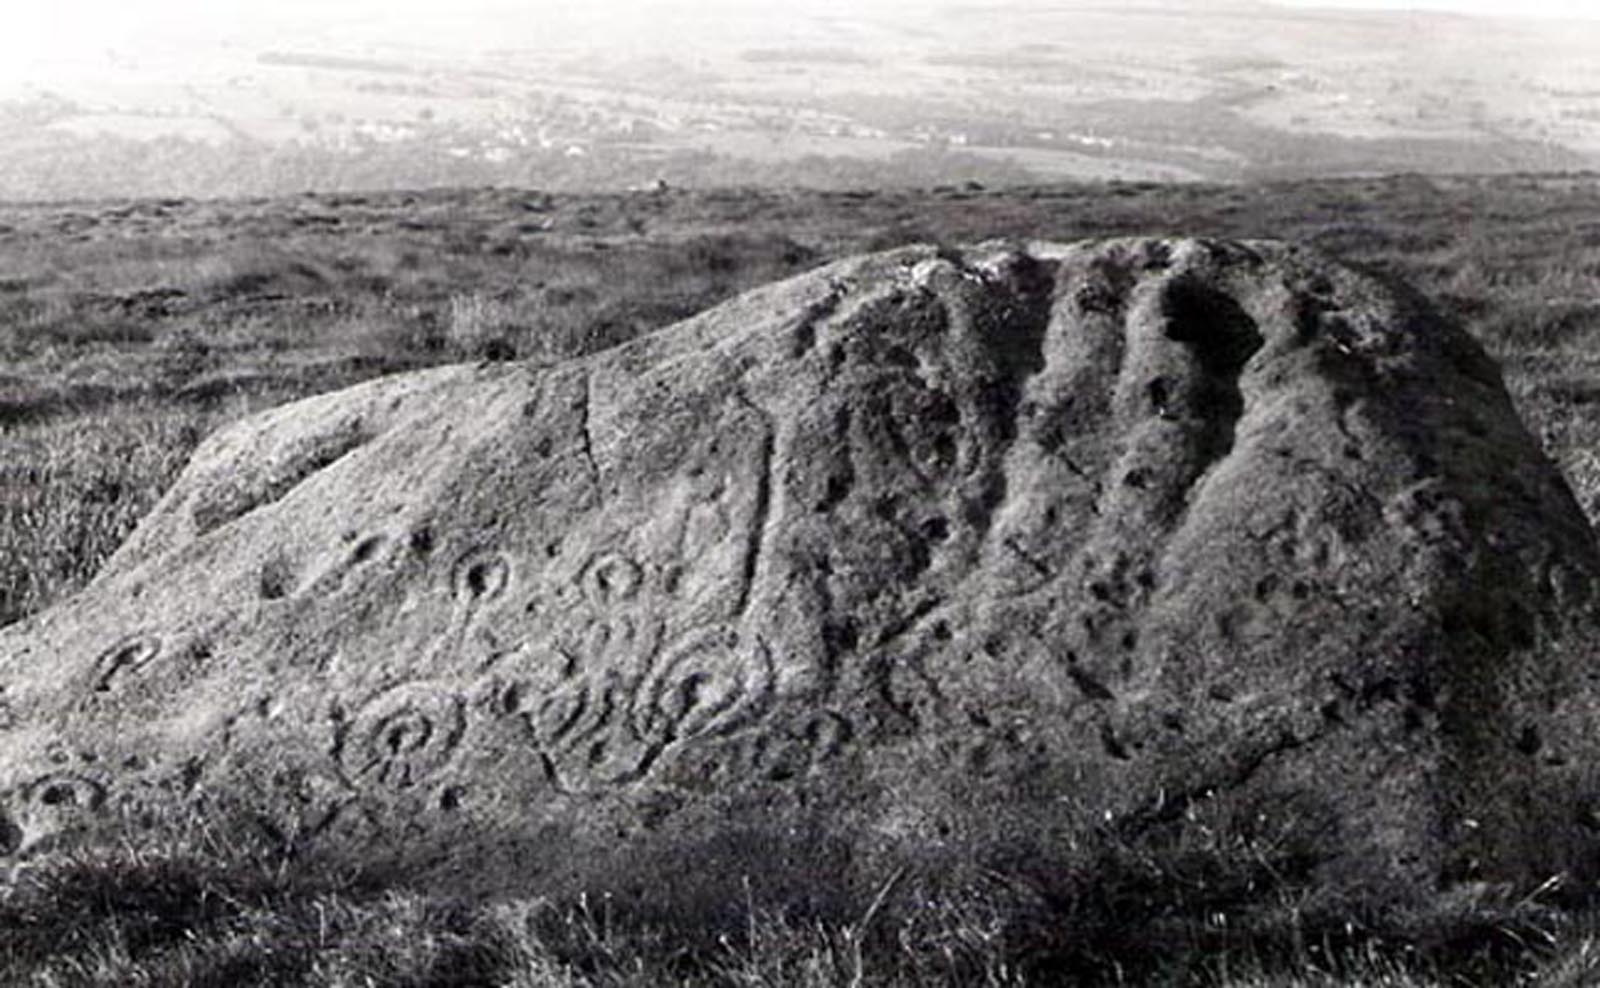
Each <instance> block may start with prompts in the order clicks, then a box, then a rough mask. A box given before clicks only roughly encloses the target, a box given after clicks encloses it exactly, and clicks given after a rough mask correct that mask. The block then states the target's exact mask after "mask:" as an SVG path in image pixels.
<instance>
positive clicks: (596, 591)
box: [579, 552, 644, 607]
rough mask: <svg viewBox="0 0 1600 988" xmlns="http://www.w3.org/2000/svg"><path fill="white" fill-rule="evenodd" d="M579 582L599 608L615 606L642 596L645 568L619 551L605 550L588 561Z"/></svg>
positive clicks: (586, 594)
mask: <svg viewBox="0 0 1600 988" xmlns="http://www.w3.org/2000/svg"><path fill="white" fill-rule="evenodd" d="M579 582H580V583H581V584H582V586H583V592H584V594H585V596H587V597H588V598H589V600H590V602H591V603H593V604H594V605H595V606H596V607H612V606H615V605H617V604H620V603H622V602H624V601H628V600H632V599H633V598H634V597H637V596H638V595H639V588H640V587H641V586H642V585H643V584H644V568H643V567H641V566H640V565H639V564H638V563H637V562H635V561H634V560H633V559H632V558H630V557H628V556H626V555H623V554H622V553H620V552H602V553H599V554H598V555H596V556H595V557H594V558H592V559H590V560H589V563H588V565H587V566H585V567H584V570H583V576H582V577H581V578H580V581H579Z"/></svg>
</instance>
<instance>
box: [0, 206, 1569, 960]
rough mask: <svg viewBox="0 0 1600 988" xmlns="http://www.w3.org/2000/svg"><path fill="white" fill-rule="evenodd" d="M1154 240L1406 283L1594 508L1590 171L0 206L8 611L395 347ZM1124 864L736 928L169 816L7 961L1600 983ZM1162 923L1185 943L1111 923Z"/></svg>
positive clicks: (1559, 953)
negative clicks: (367, 861)
mask: <svg viewBox="0 0 1600 988" xmlns="http://www.w3.org/2000/svg"><path fill="white" fill-rule="evenodd" d="M1174 233H1185V234H1201V235H1211V236H1269V237H1284V238H1290V239H1297V240H1302V241H1306V242H1310V243H1312V244H1316V245H1318V246H1321V247H1322V248H1324V249H1326V250H1328V251H1330V252H1332V253H1335V254H1337V255H1339V256H1341V257H1343V258H1345V259H1346V260H1349V261H1352V262H1356V263H1360V264H1364V265H1368V266H1370V267H1373V268H1375V269H1378V270H1381V271H1385V272H1389V273H1393V274H1396V275H1399V276H1401V277H1403V278H1405V279H1407V280H1409V281H1410V282H1412V283H1413V284H1415V285H1416V286H1417V287H1418V288H1420V289H1421V290H1422V291H1423V292H1424V293H1425V294H1427V295H1429V296H1431V297H1433V298H1434V299H1436V300H1438V301H1439V302H1440V303H1441V304H1443V305H1445V306H1447V307H1448V308H1449V309H1450V310H1451V311H1453V312H1455V313H1456V314H1457V315H1458V316H1459V317H1460V318H1461V319H1462V320H1463V322H1464V323H1465V324H1466V325H1467V327H1468V328H1469V329H1470V330H1471V331H1472V332H1473V333H1474V334H1475V335H1476V336H1477V337H1478V338H1479V339H1480V340H1481V341H1482V342H1483V343H1484V345H1485V346H1486V347H1487V348H1488V349H1489V350H1490V351H1491V352H1492V353H1493V354H1495V356H1496V357H1498V358H1499V359H1500V361H1501V363H1502V365H1503V367H1504V368H1505V372H1506V378H1507V383H1508V385H1509V387H1510V390H1511V391H1512V394H1513V397H1514V398H1515V400H1516V401H1517V403H1518V406H1519V408H1520V410H1521V411H1522V413H1523V416H1524V418H1525V420H1526V421H1527V422H1528V424H1529V427H1530V430H1531V431H1532V432H1533V433H1534V435H1535V436H1536V437H1537V438H1538V439H1539V440H1540V441H1541V442H1542V443H1543V444H1544V445H1545V448H1546V449H1547V450H1548V452H1549V453H1550V454H1551V455H1552V456H1553V457H1554V458H1555V459H1556V460H1557V462H1558V463H1560V465H1561V466H1562V468H1563V469H1564V470H1565V471H1566V474H1567V476H1568V478H1569V480H1570V481H1571V483H1572V485H1573V488H1574V491H1575V493H1576V494H1577V495H1578V498H1579V501H1580V503H1581V504H1582V505H1583V507H1584V508H1585V510H1586V511H1588V512H1589V515H1590V517H1591V519H1600V179H1596V178H1594V177H1592V176H1590V177H1560V176H1547V177H1498V178H1482V179H1478V178H1461V179H1425V178H1417V177H1399V178H1387V179H1371V180H1352V181H1339V182H1316V183H1301V184H1293V185H1281V186H1274V185H1266V186H1258V187H1248V188H1246V187H1209V186H1182V187H1176V186H1159V185H1145V184H1122V185H1111V186H1059V187H1048V188H1034V189H1007V190H994V191H991V190H985V189H981V188H975V187H963V188H947V189H940V190H932V191H928V192H924V193H909V192H907V193H901V192H893V193H889V192H879V193H874V192H861V193H806V192H754V191H729V192H700V193H676V192H667V193H664V194H653V193H642V194H633V195H624V196H612V197H565V196H563V197H551V196H547V195H543V194H540V193H535V192H527V191H513V190H475V191H441V192H429V193H417V194H405V195H403V194H383V195H372V196H351V195H341V196H307V197H301V198H297V199H290V200H273V201H245V202H203V203H202V202H182V201H178V202H139V203H92V204H72V205H62V206H26V207H25V206H13V207H0V361H3V363H0V624H4V623H9V622H11V621H14V620H17V619H19V618H22V617H25V616H26V615H28V614H31V613H34V612H36V611H38V610H39V609H41V608H43V607H45V606H48V605H49V604H50V603H51V602H52V601H55V600H59V599H60V598H61V597H63V596H64V595H66V594H69V593H71V592H72V591H74V590H75V589H77V588H79V587H81V586H82V585H83V584H84V583H85V582H86V581H87V580H88V579H89V578H90V577H91V576H92V575H93V573H94V572H95V570H96V569H97V568H98V566H99V565H100V564H101V563H102V562H103V561H104V559H105V558H106V556H107V555H108V554H109V553H110V552H111V551H112V550H114V549H115V547H116V546H117V545H118V543H119V542H120V541H121V540H122V539H123V538H124V537H125V536H126V535H127V533H128V532H129V531H130V530H131V528H132V527H133V525H134V524H135V523H136V522H137V520H138V519H139V517H140V516H141V515H142V514H143V513H144V512H145V511H146V510H147V509H148V508H149V507H150V505H151V504H153V503H154V501H155V499H156V498H157V497H158V496H159V495H160V493H161V491H162V490H163V489H164V488H165V487H166V486H167V484H168V483H169V482H170V481H171V480H172V478H173V477H174V476H175V475H176V473H177V471H178V470H179V469H181V467H182V465H183V463H184V460H185V458H186V457H187V455H188V453H189V452H190V451H191V450H192V449H193V448H194V446H195V445H196V444H197V443H198V442H199V440H200V439H201V438H202V437H203V436H204V435H205V434H206V433H207V432H209V431H210V430H211V429H213V428H215V427H216V426H218V425H220V424H222V423H223V422H226V421H229V420H231V419H233V418H235V417H237V416H240V415H244V414H247V413H249V412H251V411H254V410H256V409H259V408H262V407H266V406H269V405H272V404H276V403H280V402H282V401H285V400H289V399H292V398H295V397H301V396H305V395H309V394H313V393H317V392H321V391H326V390H330V389H333V388H338V387H342V386H344V385H347V384H351V383H354V382H356V381H359V380H363V379H366V378H369V377H372V376H375V375H379V374H384V373H390V372H393V371H397V370H403V369H407V368H414V367H421V366H427V365H432V364H438V363H444V362H450V361H456V360H463V359H509V358H513V357H516V358H537V359H552V360H553V359H559V358H561V357H564V356H568V355H572V354H578V353H586V352H591V351H593V350H596V349H600V348H603V347H606V346H609V345H612V344H614V343H617V342H620V341H622V340H625V339H629V338H631V337H633V336H636V335H638V334H640V333H643V332H647V331H649V330H651V329H654V328H656V327H659V326H663V325H667V324H669V323H671V322H673V321H675V320H677V319H679V318H682V317H684V316H687V315H690V314H692V313H694V312H697V311H699V310H701V309H703V308H705V307H706V306H708V305H710V304H713V303H715V302H717V301H720V300H722V299H724V298H727V297H729V296H731V295H733V294H735V293H737V292H739V291H741V290H743V289H745V288H748V287H752V286H754V285H757V284H761V283H763V282H766V281H770V280H772V279H774V278H778V277H782V276H784V275H787V274H791V273H797V272H799V271H802V270H805V269H807V268H810V267H813V266H815V265H817V264H820V263H823V262H825V261H827V260H829V259H832V258H835V257H839V256H843V255H846V254H849V253H854V252H859V251H862V250H870V249H878V248H884V247H889V246H893V245H896V244H901V243H908V242H914V241H936V242H945V243H959V242H964V241H971V240H978V239H987V238H992V237H1019V238H1020V237H1047V238H1051V239H1075V238H1080V237H1090V236H1103V235H1130V234H1174ZM1141 868H1142V869H1143V871H1142V872H1141V874H1144V875H1145V876H1146V879H1148V878H1149V876H1150V875H1152V874H1153V875H1154V876H1156V878H1158V879H1160V880H1158V881H1154V882H1153V883H1152V882H1151V881H1149V880H1146V879H1141V881H1139V882H1135V883H1133V884H1132V885H1130V891H1129V894H1128V895H1127V896H1124V897H1123V898H1121V899H1117V898H1116V897H1108V898H1106V899H1105V901H1101V902H1098V903H1094V904H1088V905H1082V908H1081V909H1079V911H1077V912H1075V913H1073V914H1071V915H1070V916H1062V915H1056V916H1055V919H1054V920H1052V922H1051V923H1047V924H1045V925H1044V926H1043V927H1036V928H1029V929H1025V930H1020V931H1019V930H1017V929H1013V928H1012V927H1011V926H1010V925H1008V924H1009V923H1010V922H1011V921H1010V920H1007V919H1004V918H1001V917H995V916H987V917H986V916H984V915H983V913H982V910H981V909H978V908H977V907H976V906H975V905H973V904H971V903H966V904H963V903H954V904H949V903H947V904H944V905H942V906H941V907H940V908H939V909H937V910H935V911H934V913H935V914H934V915H931V916H924V917H922V918H920V919H915V920H914V921H913V920H906V919H904V918H902V919H897V920H895V921H894V922H890V921H889V920H887V919H886V918H883V917H875V916H865V917H862V918H861V919H860V920H858V921H857V922H856V923H855V924H854V925H850V924H845V925H839V924H834V925H832V926H817V925H813V924H807V923H805V922H803V921H801V920H798V919H795V918H783V917H769V916H760V917H751V922H750V924H749V925H748V927H747V928H746V929H743V930H739V931H733V932H732V933H729V934H728V935H727V936H726V937H725V938H724V939H721V940H714V941H712V942H709V943H699V944H698V945H695V946H693V947H688V946H685V943H686V942H687V941H686V940H685V938H684V936H683V935H682V933H683V931H661V930H656V931H650V930H646V929H640V928H637V927H634V926H630V925H629V924H626V923H621V922H612V921H611V920H610V919H608V918H607V912H606V909H605V908H604V907H603V906H602V905H597V904H594V903H588V904H583V903H565V904H551V903H542V902H537V901H528V902H523V903H509V904H506V903H502V904H499V905H496V906H492V907H489V906H481V905H477V906H474V905H468V904H459V903H450V902H446V901H439V900H436V899H431V898H428V897H426V896H422V895H420V894H417V893H410V892H405V891H403V890H395V889H389V888H385V887H383V886H382V883H381V882H374V881H372V880H370V879H368V878H363V877H361V876H345V875H338V874H334V875H329V874H325V873H323V872H321V871H318V870H317V869H314V868H307V867H306V866H305V865H304V863H296V862H288V861H275V860H271V856H270V854H269V853H267V852H262V854H257V855H253V856H249V855H247V856H245V857H241V856H240V854H239V852H233V851H227V852H224V851H223V850H221V849H219V848H218V847H216V846H215V842H213V841H210V840H208V839H205V837H204V835H203V834H202V835H198V836H197V835H196V834H193V833H188V834H183V835H174V836H173V837H172V838H171V839H170V840H168V841H166V842H165V844H163V845H162V846H161V847H152V846H150V845H148V844H141V845H140V846H133V845H131V844H130V845H129V846H127V847H124V848H122V849H120V850H112V851H106V852H101V853H97V854H94V855H87V854H72V853H65V852H63V853H62V854H59V855H55V856H50V857H46V858H43V859H41V860H39V861H37V862H34V863H30V864H28V865H26V866H24V867H22V868H21V869H20V870H18V871H17V872H16V873H15V874H14V875H12V876H11V877H10V878H9V879H3V876H0V983H5V984H12V983H18V984H21V983H38V984H47V985H48V984H61V985H65V984H118V985H122V984H168V983H174V984H179V983H193V984H219V985H220V984H224V983H228V984H341V985H364V984H405V985H448V984H495V985H534V984H539V985H545V984H549V985H568V984H570V985H586V984H596V985H643V984H675V983H677V984H727V985H780V984H784V985H787V984H800V985H823V984H827V985H835V984H837V985H848V984H863V985H865V984H907V985H911V984H951V985H954V984H972V983H977V984H1020V983H1024V982H1026V981H1042V982H1049V981H1051V980H1052V979H1054V980H1060V979H1061V978H1062V977H1064V976H1065V975H1064V974H1063V972H1076V975H1075V976H1082V977H1087V976H1089V975H1091V974H1092V975H1094V976H1095V977H1098V978H1099V979H1101V980H1105V981H1109V982H1111V983H1115V982H1116V980H1117V978H1118V976H1119V972H1121V974H1122V975H1124V976H1125V979H1126V980H1128V981H1130V982H1131V983H1147V982H1149V983H1169V984H1188V983H1199V984H1216V985H1228V986H1246V985H1248V986H1261V988H1268V986H1271V988H1278V986H1290V985H1295V986H1300V985H1305V986H1322V985H1335V984H1369V985H1393V986H1412V985H1423V984H1470V983H1509V981H1510V980H1511V979H1512V978H1514V977H1516V978H1526V979H1527V980H1526V981H1525V982H1524V983H1527V984H1532V985H1543V986H1565V985H1583V984H1593V983H1596V982H1600V939H1597V938H1596V935H1595V930H1596V928H1597V927H1600V921H1597V920H1596V919H1595V918H1594V916H1592V915H1590V914H1589V913H1586V912H1584V911H1582V910H1577V911H1574V910H1572V909H1556V908H1554V907H1553V905H1552V903H1554V902H1555V900H1556V899H1558V898H1561V897H1560V896H1556V895H1553V894H1552V895H1542V896H1536V897H1533V898H1523V897H1517V898H1514V899H1512V900H1509V901H1502V900H1500V899H1496V898H1495V897H1494V896H1492V895H1490V894H1489V893H1487V892H1486V893H1485V897H1484V898H1482V899H1481V900H1471V901H1464V902H1452V903H1443V904H1441V906H1440V910H1439V912H1438V914H1437V915H1432V916H1429V917H1416V918H1415V919H1414V922H1409V923H1402V924H1400V925H1399V926H1396V927H1393V928H1392V929H1389V930H1388V931H1387V932H1385V933H1384V934H1383V935H1379V934H1378V932H1377V931H1375V930H1369V929H1366V928H1364V927H1361V926H1360V924H1356V925H1354V926H1351V927H1350V929H1348V930H1346V931H1344V932H1342V933H1341V932H1340V930H1339V929H1338V928H1336V927H1330V926H1328V925H1326V924H1321V925H1318V924H1312V923H1309V921H1308V922H1307V923H1304V924H1297V923H1294V922H1290V923H1287V924H1282V925H1280V926H1278V927H1276V928H1274V929H1273V930H1269V931H1256V932H1255V933H1254V934H1252V935H1251V936H1245V937H1242V938H1231V939H1230V937H1231V934H1230V935H1224V934H1228V931H1227V930H1226V929H1221V930H1219V929H1215V928H1212V927H1213V926H1214V924H1215V918H1214V917H1208V916H1207V915H1202V914H1199V913H1196V914H1195V915H1192V916H1189V915H1180V916H1179V919H1181V920H1182V921H1181V922H1179V923H1178V924H1177V926H1176V927H1173V925H1172V923H1171V922H1169V921H1170V920H1171V919H1172V917H1173V915H1174V914H1173V908H1174V907H1173V906H1172V902H1173V897H1174V896H1175V895H1177V896H1178V898H1179V899H1181V898H1182V896H1181V895H1179V892H1181V888H1182V885H1183V882H1182V880H1181V879H1182V875H1181V874H1179V873H1178V872H1175V871H1172V870H1171V869H1169V868H1168V867H1167V865H1165V864H1163V863H1159V862H1156V863H1151V862H1145V863H1143V864H1142V865H1141ZM1547 891H1550V890H1547ZM1565 891H1566V892H1570V891H1571V890H1565ZM1547 900H1548V901H1547ZM1119 910H1122V911H1121V912H1119ZM1181 912H1182V911H1181V910H1179V913H1180V914H1181ZM1163 917H1164V919H1163V922H1162V923H1161V924H1159V928H1160V929H1161V930H1162V931H1170V930H1171V929H1173V928H1176V929H1178V930H1180V931H1181V932H1180V934H1179V935H1177V936H1176V937H1173V936H1172V935H1170V932H1162V933H1161V934H1160V935H1159V937H1158V936H1157V935H1156V934H1151V936H1150V937H1146V938H1144V939H1142V940H1141V937H1140V936H1139V935H1134V936H1131V937H1130V936H1126V935H1121V934H1118V935H1116V936H1112V935H1111V933H1110V931H1112V930H1114V929H1115V930H1123V929H1133V930H1135V931H1138V930H1141V929H1144V928H1145V926H1146V925H1148V924H1152V923H1154V922H1155V921H1156V919H1158V918H1163ZM1224 918H1225V917H1224ZM1351 922H1354V921H1353V920H1352V921H1351ZM1225 925H1226V924H1225V923H1224V926H1225ZM1150 928H1151V929H1155V928H1157V927H1155V926H1151V927H1150ZM691 939H692V938H691ZM1157 939H1160V940H1161V941H1162V942H1161V943H1159V944H1157V943H1154V941H1155V940H1157ZM1108 943H1109V944H1113V946H1111V947H1107V946H1105V945H1106V944H1108ZM1097 944H1099V945H1100V946H1097ZM1157 947H1159V948H1160V949H1154V948H1157ZM1485 951H1487V953H1486V952H1485ZM1284 972H1289V973H1284Z"/></svg>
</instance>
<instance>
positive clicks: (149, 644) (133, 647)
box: [93, 635, 161, 693]
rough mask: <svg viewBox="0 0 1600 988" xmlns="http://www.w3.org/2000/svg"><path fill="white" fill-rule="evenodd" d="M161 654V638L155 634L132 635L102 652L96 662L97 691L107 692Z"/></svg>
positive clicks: (95, 685)
mask: <svg viewBox="0 0 1600 988" xmlns="http://www.w3.org/2000/svg"><path fill="white" fill-rule="evenodd" d="M160 654H161V639H159V638H157V637H155V636H154V635H130V636H129V637H127V638H124V639H122V640H121V641H119V642H117V643H116V644H115V645H112V646H111V647H110V648H108V649H106V650H105V651H104V652H101V653H100V656H99V658H97V659H95V663H94V684H93V688H94V691H95V692H96V693H107V692H110V691H111V690H112V689H114V688H115V687H116V686H117V685H118V684H120V683H121V682H122V681H123V680H124V679H126V678H127V677H128V676H131V675H134V674H137V673H138V672H139V671H140V670H142V669H144V667H145V666H148V665H149V664H150V663H151V662H154V661H155V660H156V658H157V657H158V656H160Z"/></svg>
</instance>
